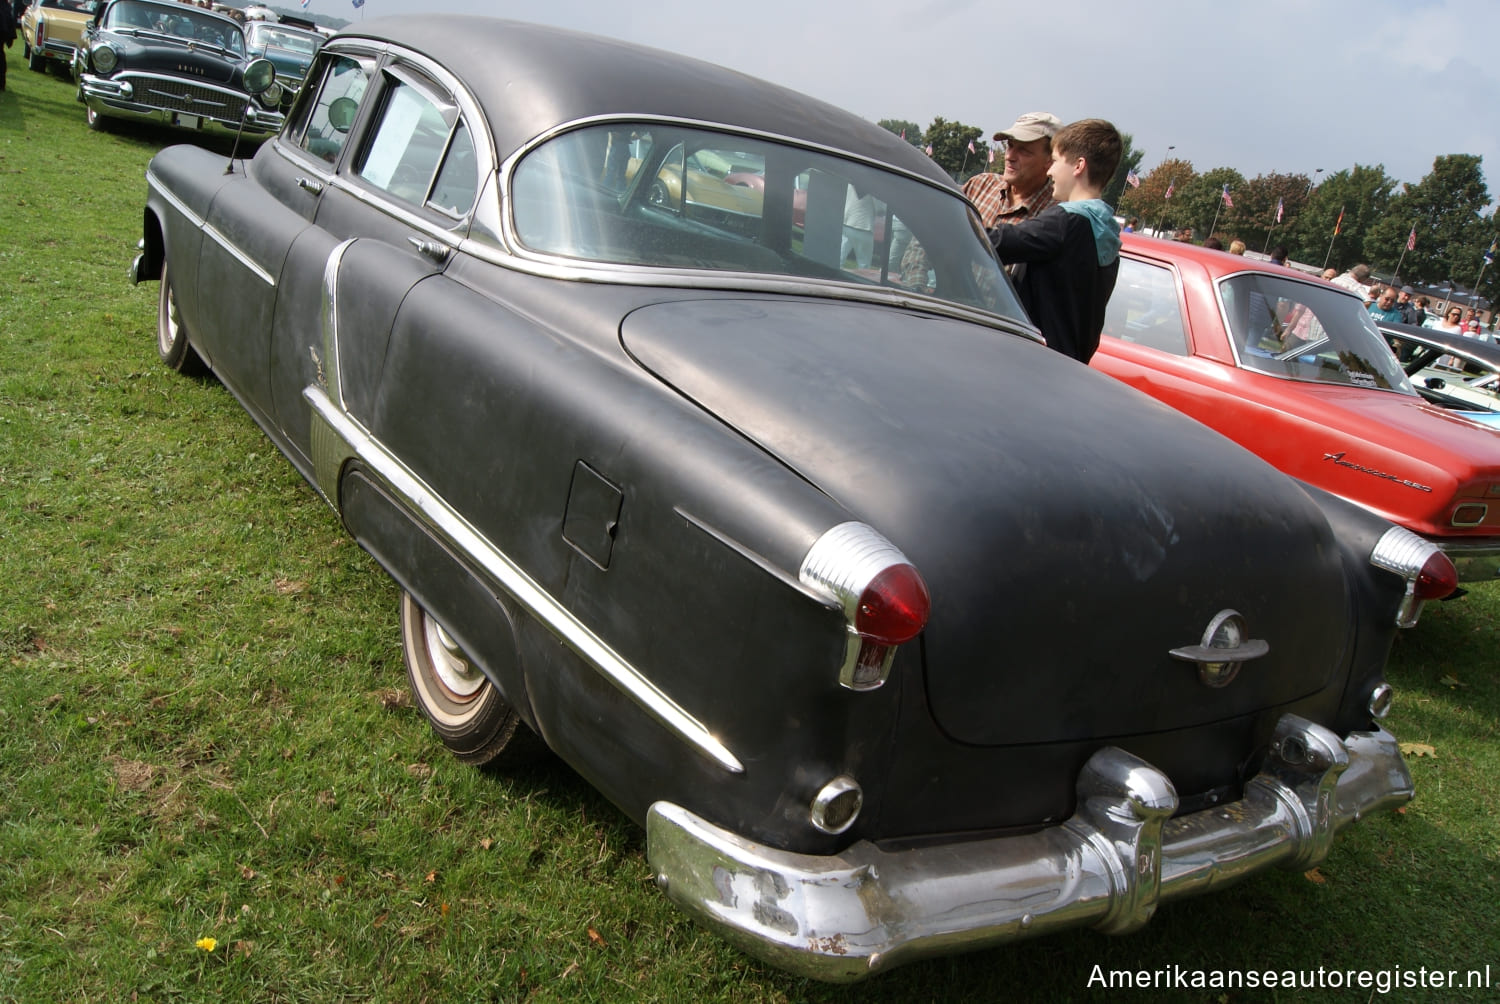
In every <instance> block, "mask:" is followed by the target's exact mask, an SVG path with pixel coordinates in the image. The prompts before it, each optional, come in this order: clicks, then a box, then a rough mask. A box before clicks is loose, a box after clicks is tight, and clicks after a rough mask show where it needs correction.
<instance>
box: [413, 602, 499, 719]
mask: <svg viewBox="0 0 1500 1004" xmlns="http://www.w3.org/2000/svg"><path fill="white" fill-rule="evenodd" d="M422 629H423V634H424V636H425V637H426V640H427V655H428V659H429V661H430V662H431V663H432V673H433V676H435V677H436V678H437V682H438V683H439V684H440V685H441V686H442V688H443V689H444V690H446V691H447V692H448V695H449V696H450V697H452V698H453V699H454V700H455V701H472V700H473V699H474V696H475V695H476V694H478V693H479V690H480V688H481V687H483V686H484V674H483V673H481V672H480V671H479V670H478V669H475V668H474V664H473V663H471V662H469V660H468V658H467V657H466V656H465V655H464V652H463V649H461V648H459V647H458V642H456V641H454V640H453V638H452V636H451V635H449V634H448V632H447V631H444V630H443V628H442V626H441V625H439V624H438V623H437V621H435V620H433V619H432V618H431V617H425V618H423V625H422Z"/></svg>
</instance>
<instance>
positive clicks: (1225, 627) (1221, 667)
mask: <svg viewBox="0 0 1500 1004" xmlns="http://www.w3.org/2000/svg"><path fill="white" fill-rule="evenodd" d="M1249 634H1250V629H1249V628H1248V627H1246V626H1245V618H1244V617H1242V616H1240V614H1239V612H1238V611H1236V610H1221V611H1219V612H1218V614H1216V615H1215V616H1214V619H1213V620H1211V621H1209V622H1208V630H1207V631H1204V632H1203V642H1202V644H1199V645H1188V646H1185V647H1183V648H1174V649H1172V651H1171V653H1170V654H1171V656H1172V658H1174V659H1181V660H1182V661H1183V662H1191V663H1196V664H1197V666H1198V679H1199V680H1201V681H1203V684H1204V685H1205V686H1208V687H1227V686H1228V685H1229V682H1230V681H1231V680H1233V679H1234V678H1235V676H1236V675H1237V674H1238V673H1239V671H1240V667H1241V666H1243V665H1244V664H1245V663H1247V662H1249V661H1250V660H1251V659H1259V658H1260V657H1261V656H1263V655H1265V654H1266V653H1267V652H1269V651H1271V646H1270V645H1269V644H1268V643H1267V642H1265V641H1262V640H1261V639H1258V638H1250V637H1248V636H1249Z"/></svg>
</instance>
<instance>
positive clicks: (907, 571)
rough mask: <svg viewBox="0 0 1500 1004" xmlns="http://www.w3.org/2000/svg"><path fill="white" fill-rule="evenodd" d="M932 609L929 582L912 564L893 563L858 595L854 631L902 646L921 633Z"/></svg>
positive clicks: (885, 642)
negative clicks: (928, 591)
mask: <svg viewBox="0 0 1500 1004" xmlns="http://www.w3.org/2000/svg"><path fill="white" fill-rule="evenodd" d="M931 612H932V598H931V597H930V596H929V595H928V594H927V583H925V582H923V581H922V576H920V575H918V574H917V570H916V569H915V568H913V567H911V566H910V565H891V566H890V567H889V568H887V569H886V570H885V571H883V572H881V573H880V574H879V575H877V576H875V578H873V579H871V580H870V584H869V585H868V586H866V587H865V589H864V592H862V593H860V596H859V608H858V610H857V611H856V613H855V616H854V630H856V631H858V632H859V633H860V634H862V635H864V636H865V637H866V638H871V639H874V640H875V641H878V642H881V643H882V644H885V645H899V644H901V643H902V642H904V641H910V640H911V639H913V638H915V637H916V636H917V635H918V634H920V633H921V631H922V628H923V627H924V626H925V625H926V624H927V615H928V614H929V613H931Z"/></svg>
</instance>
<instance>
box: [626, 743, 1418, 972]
mask: <svg viewBox="0 0 1500 1004" xmlns="http://www.w3.org/2000/svg"><path fill="white" fill-rule="evenodd" d="M1411 796H1412V783H1411V775H1410V774H1409V773H1408V772H1407V770H1406V764H1405V763H1404V762H1403V760H1402V757H1401V751H1400V750H1399V748H1398V747H1397V745H1396V741H1395V739H1394V737H1392V736H1391V735H1390V733H1388V732H1386V731H1384V730H1383V729H1378V728H1377V730H1376V731H1374V732H1355V733H1352V734H1351V735H1350V736H1349V738H1348V739H1347V740H1340V739H1339V737H1338V736H1337V735H1335V734H1334V733H1332V732H1330V731H1329V730H1327V729H1325V728H1323V727H1322V726H1319V725H1314V724H1313V723H1311V722H1309V721H1306V720H1305V719H1302V718H1298V717H1296V716H1295V715H1286V716H1284V717H1283V718H1282V719H1281V721H1280V722H1278V723H1277V728H1276V732H1275V735H1274V738H1273V740H1272V744H1271V752H1270V754H1269V756H1268V758H1267V763H1266V766H1265V768H1264V769H1263V770H1262V771H1261V772H1260V773H1259V774H1257V775H1256V776H1255V777H1254V778H1252V779H1251V780H1250V781H1249V782H1248V783H1247V784H1246V785H1245V791H1244V797H1243V798H1241V799H1240V800H1239V801H1238V802H1234V803H1231V804H1227V805H1223V806H1217V807H1215V808H1212V809H1205V810H1203V811H1201V812H1195V813H1192V814H1190V815H1185V816H1181V817H1178V818H1175V819H1174V818H1172V814H1173V813H1174V812H1175V811H1176V810H1177V793H1176V791H1175V790H1174V789H1173V787H1172V783H1171V782H1170V781H1169V780H1168V779H1167V777H1166V775H1164V774H1163V773H1161V772H1160V771H1158V770H1157V769H1155V768H1154V767H1152V766H1151V765H1150V764H1148V763H1146V762H1145V761H1143V760H1141V759H1139V758H1138V757H1135V756H1132V755H1131V754H1129V753H1126V752H1124V751H1123V750H1120V749H1118V748H1116V747H1108V748H1106V749H1102V750H1100V751H1099V752H1098V753H1096V754H1094V756H1093V757H1092V758H1091V759H1090V760H1089V761H1088V763H1087V764H1086V765H1085V766H1084V769H1083V771H1082V773H1081V774H1080V776H1079V778H1078V808H1077V811H1076V812H1075V813H1074V815H1073V817H1072V818H1071V819H1069V820H1068V821H1067V822H1065V823H1063V824H1062V825H1059V826H1052V827H1049V828H1047V829H1044V830H1040V831H1037V832H1035V833H1030V834H1026V835H1023V836H1015V837H996V838H992V839H989V840H977V841H969V842H962V843H951V844H943V845H937V846H930V847H921V848H917V849H912V850H905V851H895V852H888V851H882V850H880V849H879V848H877V847H876V846H874V845H873V844H870V843H868V842H865V841H861V842H859V843H856V844H854V845H853V846H851V847H849V848H848V849H847V850H845V851H844V852H842V853H840V854H836V855H831V856H828V857H820V856H816V855H806V854H792V853H788V852H785V851H779V850H776V849H774V848H770V847H765V846H762V845H760V844H756V843H754V842H752V841H749V840H746V839H744V838H742V837H739V836H737V835H735V834H733V833H730V832H729V831H727V830H724V829H721V828H719V827H717V826H715V825H713V824H712V823H709V822H707V821H706V820H703V819H701V818H699V817H698V816H695V815H694V814H693V813H691V812H689V811H688V810H686V809H683V808H682V807H680V806H677V805H673V804H671V803H669V802H657V803H656V804H655V805H653V806H652V807H651V810H650V812H649V814H648V817H647V822H646V833H647V842H648V847H647V856H648V858H649V859H650V862H651V865H652V867H653V868H654V869H655V870H656V874H657V882H658V884H660V885H661V886H662V887H663V888H664V889H665V891H666V893H667V895H668V896H669V897H670V898H671V899H672V901H673V902H675V903H676V904H677V905H678V906H680V907H682V908H683V909H684V910H685V911H686V912H687V913H689V914H691V915H692V916H693V918H694V919H695V920H697V921H699V922H701V923H703V924H705V925H707V926H708V927H710V928H713V929H714V930H715V931H717V932H718V933H720V934H721V935H723V936H724V937H725V938H727V939H728V940H730V941H732V942H734V943H735V944H737V945H739V946H740V947H742V948H744V949H745V950H746V951H748V952H750V953H751V954H753V955H757V956H759V957H761V958H763V959H765V960H766V961H768V962H770V963H772V964H773V965H775V966H778V967H780V968H782V969H785V970H788V971H790V972H793V973H796V974H798V975H802V976H808V977H812V978H815V979H820V980H828V981H832V982H853V981H855V980H859V979H862V978H864V977H866V976H869V975H870V974H872V973H874V972H877V971H879V970H882V969H886V968H889V967H891V966H895V965H899V964H901V963H905V962H910V961H912V960H913V959H917V958H921V957H923V956H929V955H947V954H952V953H954V952H960V951H967V950H969V949H974V948H979V947H982V946H986V945H994V944H999V943H1003V942H1007V941H1013V940H1016V939H1019V938H1023V937H1030V936H1033V935H1037V934H1044V933H1048V932H1052V931H1057V930H1061V929H1063V928H1068V927H1080V926H1084V925H1092V926H1094V927H1097V928H1100V929H1101V930H1104V931H1106V932H1108V933H1111V934H1120V933H1124V932H1127V931H1131V930H1134V929H1136V928H1138V927H1141V926H1142V925H1144V924H1145V923H1146V922H1147V921H1148V920H1150V919H1151V915H1152V913H1153V912H1155V910H1156V905H1157V903H1159V902H1161V901H1162V900H1166V899H1172V898H1177V897H1180V896H1187V895H1192V894H1195V893H1201V892H1207V891H1209V890H1211V889H1215V888H1217V887H1219V886H1221V885H1225V884H1227V883H1229V882H1232V881H1234V880H1236V879H1239V878H1241V877H1243V876H1245V875H1248V874H1250V873H1252V872H1255V871H1259V870H1261V869H1263V868H1267V867H1269V866H1271V865H1273V864H1279V865H1283V866H1285V867H1289V868H1296V869H1306V868H1310V867H1312V866H1313V865H1314V864H1316V863H1317V862H1319V861H1321V860H1322V859H1323V857H1324V856H1325V855H1326V854H1327V853H1328V848H1329V845H1330V844H1331V843H1332V840H1333V836H1334V834H1335V833H1337V832H1338V831H1339V830H1340V829H1341V828H1343V827H1344V826H1345V825H1347V824H1349V823H1351V822H1355V821H1357V820H1358V819H1360V818H1361V816H1363V815H1364V814H1365V813H1368V812H1373V811H1377V810H1382V809H1390V808H1395V807H1396V806H1399V805H1402V804H1404V803H1405V802H1406V801H1408V800H1409V799H1410V798H1411Z"/></svg>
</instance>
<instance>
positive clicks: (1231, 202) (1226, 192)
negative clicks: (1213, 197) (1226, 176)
mask: <svg viewBox="0 0 1500 1004" xmlns="http://www.w3.org/2000/svg"><path fill="white" fill-rule="evenodd" d="M1219 194H1220V195H1222V196H1224V207H1225V208H1226V209H1233V208H1234V200H1233V199H1231V198H1230V197H1229V186H1228V185H1225V186H1224V190H1223V191H1222V192H1220V193H1219Z"/></svg>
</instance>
